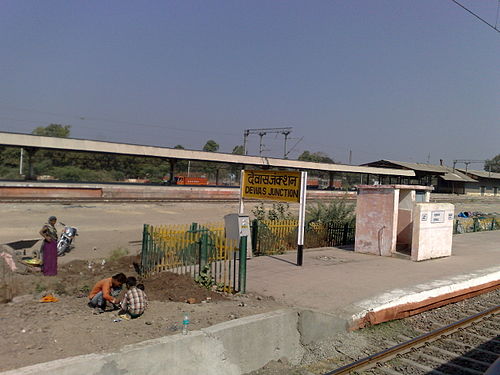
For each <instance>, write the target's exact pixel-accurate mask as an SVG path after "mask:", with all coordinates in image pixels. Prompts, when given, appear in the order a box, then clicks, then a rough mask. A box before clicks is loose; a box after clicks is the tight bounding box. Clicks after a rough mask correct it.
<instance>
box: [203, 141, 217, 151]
mask: <svg viewBox="0 0 500 375" xmlns="http://www.w3.org/2000/svg"><path fill="white" fill-rule="evenodd" d="M203 151H206V152H217V151H219V144H218V143H217V142H215V141H214V140H213V139H209V140H208V141H207V143H205V146H203Z"/></svg>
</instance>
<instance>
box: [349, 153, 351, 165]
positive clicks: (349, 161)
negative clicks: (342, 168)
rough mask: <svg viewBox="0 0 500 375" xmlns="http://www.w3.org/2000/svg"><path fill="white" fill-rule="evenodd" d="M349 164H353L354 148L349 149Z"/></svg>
mask: <svg viewBox="0 0 500 375" xmlns="http://www.w3.org/2000/svg"><path fill="white" fill-rule="evenodd" d="M349 165H352V150H349Z"/></svg>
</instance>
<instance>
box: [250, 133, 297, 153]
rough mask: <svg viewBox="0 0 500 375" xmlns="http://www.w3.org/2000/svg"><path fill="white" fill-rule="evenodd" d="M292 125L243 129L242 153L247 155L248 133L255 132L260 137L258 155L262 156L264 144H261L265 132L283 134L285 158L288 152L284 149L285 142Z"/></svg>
mask: <svg viewBox="0 0 500 375" xmlns="http://www.w3.org/2000/svg"><path fill="white" fill-rule="evenodd" d="M292 129H293V128H292V127H287V128H262V129H245V130H244V132H243V149H244V154H245V155H248V150H247V144H248V136H249V135H250V134H257V135H258V136H259V137H260V142H259V155H260V156H262V151H264V144H263V138H264V136H265V135H267V134H283V135H284V136H285V142H284V154H283V155H284V156H283V157H284V158H285V159H286V156H287V155H288V152H287V150H286V144H287V140H288V136H289V135H290V133H291V132H292Z"/></svg>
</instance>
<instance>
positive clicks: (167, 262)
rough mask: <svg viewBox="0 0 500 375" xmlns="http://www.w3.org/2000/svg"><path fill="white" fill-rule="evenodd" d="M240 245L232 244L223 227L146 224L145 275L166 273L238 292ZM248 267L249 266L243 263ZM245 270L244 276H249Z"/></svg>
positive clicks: (227, 290)
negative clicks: (188, 276)
mask: <svg viewBox="0 0 500 375" xmlns="http://www.w3.org/2000/svg"><path fill="white" fill-rule="evenodd" d="M239 251H240V249H239V243H238V242H237V241H235V240H228V239H226V238H225V235H224V227H223V225H222V224H219V223H216V224H207V225H203V226H201V225H198V224H197V223H193V224H191V225H161V226H152V225H148V224H145V225H144V228H143V236H142V249H141V273H142V275H143V276H145V277H149V276H152V275H154V274H156V273H159V272H163V271H170V272H175V273H178V274H187V275H190V276H192V277H193V278H195V279H198V280H199V281H200V282H203V283H204V285H205V286H211V285H214V286H215V287H216V288H217V289H218V290H220V291H226V292H237V291H240V290H241V285H243V286H244V285H245V282H244V280H240V274H241V271H242V270H241V266H240V261H239V259H240V256H239ZM243 263H245V262H243ZM245 273H246V270H243V273H242V275H245Z"/></svg>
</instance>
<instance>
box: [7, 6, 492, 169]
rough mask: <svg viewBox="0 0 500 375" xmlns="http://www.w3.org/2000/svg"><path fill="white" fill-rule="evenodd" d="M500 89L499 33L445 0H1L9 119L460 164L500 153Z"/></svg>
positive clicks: (19, 123)
mask: <svg viewBox="0 0 500 375" xmlns="http://www.w3.org/2000/svg"><path fill="white" fill-rule="evenodd" d="M461 2H462V3H463V4H464V5H466V6H467V7H470V8H471V9H472V10H473V11H475V12H476V13H478V14H479V15H480V16H482V17H483V18H485V19H486V20H487V21H488V22H490V23H493V24H495V22H496V17H497V5H498V1H497V0H481V1H478V0H476V1H473V0H461ZM499 22H500V21H499ZM499 94H500V33H498V32H496V31H495V30H493V29H491V28H489V27H488V26H487V25H485V24H483V23H481V22H480V21H479V20H477V19H476V18H474V17H473V16H472V15H470V14H468V13H467V12H465V11H464V10H463V9H461V8H460V7H458V6H457V5H455V4H454V3H453V2H452V1H449V0H419V1H414V0H413V1H411V0H364V1H361V0H349V1H347V0H344V1H341V0H329V1H309V0H307V1H278V0H276V1H271V0H266V1H255V0H252V1H235V0H228V1H222V0H221V1H206V0H201V1H189V0H182V1H164V0H162V1H124V0H120V1H66V0H64V1H63V0H61V1H19V0H2V1H1V2H0V130H2V131H12V132H26V133H28V132H31V131H32V130H33V129H34V128H35V127H36V126H45V125H48V124H50V123H60V124H69V125H71V126H72V136H73V137H76V138H89V139H98V140H106V141H115V142H128V143H137V144H147V145H159V146H166V147H172V146H175V145H177V144H181V145H184V146H185V147H186V148H191V149H200V148H201V147H202V146H203V145H204V143H205V142H206V141H207V140H208V139H210V138H212V139H214V140H216V141H217V142H218V143H219V144H220V146H221V148H220V151H222V152H231V150H232V149H233V147H234V146H235V145H238V144H242V143H243V142H242V139H243V131H244V129H247V128H268V127H285V126H292V127H293V132H292V134H291V137H292V138H294V139H292V140H290V142H289V144H290V147H291V146H293V145H294V144H295V143H297V141H299V139H301V138H302V140H300V141H299V142H298V143H297V145H296V147H295V148H294V149H293V151H292V152H291V153H290V157H291V158H296V157H297V156H298V155H299V153H300V152H302V151H304V150H309V151H311V152H316V151H322V152H325V153H327V154H329V155H330V156H331V157H332V158H334V159H335V160H337V161H339V162H343V163H346V162H347V160H348V155H349V150H352V155H353V160H352V161H353V163H355V164H359V163H363V162H368V161H374V160H379V159H393V160H401V161H410V162H427V160H428V159H429V155H430V159H429V160H430V162H431V163H438V161H439V159H440V158H442V159H444V160H445V162H446V163H447V164H451V161H452V160H453V159H486V158H492V157H493V156H495V155H496V154H499V153H500V95H499ZM264 143H265V147H266V149H267V150H269V151H266V155H268V156H277V157H281V156H282V153H283V151H282V149H283V146H282V143H283V137H282V136H278V137H275V136H274V135H269V136H266V137H264ZM249 152H250V153H251V154H257V153H258V136H252V137H250V144H249ZM471 167H474V168H477V169H481V167H482V166H481V165H474V166H471Z"/></svg>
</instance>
